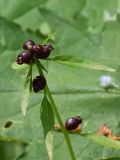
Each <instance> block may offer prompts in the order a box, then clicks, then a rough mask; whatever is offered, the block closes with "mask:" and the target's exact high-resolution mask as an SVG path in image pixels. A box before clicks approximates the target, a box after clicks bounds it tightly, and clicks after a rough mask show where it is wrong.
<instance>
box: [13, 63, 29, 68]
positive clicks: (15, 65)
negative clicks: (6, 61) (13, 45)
mask: <svg viewBox="0 0 120 160" xmlns="http://www.w3.org/2000/svg"><path fill="white" fill-rule="evenodd" d="M11 67H12V68H13V69H16V70H19V69H25V68H27V67H28V65H27V64H22V65H19V64H17V63H16V62H13V63H12V64H11Z"/></svg>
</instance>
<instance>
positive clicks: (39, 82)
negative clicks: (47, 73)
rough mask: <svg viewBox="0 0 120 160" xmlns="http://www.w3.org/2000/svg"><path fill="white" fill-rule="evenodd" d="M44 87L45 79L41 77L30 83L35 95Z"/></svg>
mask: <svg viewBox="0 0 120 160" xmlns="http://www.w3.org/2000/svg"><path fill="white" fill-rule="evenodd" d="M45 86H46V79H45V78H44V77H43V76H37V77H35V78H34V79H33V81H32V87H33V91H34V92H35V93H37V92H39V91H40V90H43V89H44V88H45Z"/></svg>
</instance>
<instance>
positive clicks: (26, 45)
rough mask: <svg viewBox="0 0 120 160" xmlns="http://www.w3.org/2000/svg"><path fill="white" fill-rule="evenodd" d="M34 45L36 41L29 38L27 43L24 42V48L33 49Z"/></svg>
mask: <svg viewBox="0 0 120 160" xmlns="http://www.w3.org/2000/svg"><path fill="white" fill-rule="evenodd" d="M34 45H35V43H34V42H33V41H32V40H27V41H25V43H24V44H23V49H26V50H31V49H32V48H33V46H34Z"/></svg>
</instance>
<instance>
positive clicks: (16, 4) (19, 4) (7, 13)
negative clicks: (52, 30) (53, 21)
mask: <svg viewBox="0 0 120 160" xmlns="http://www.w3.org/2000/svg"><path fill="white" fill-rule="evenodd" d="M8 3H9V5H8ZM44 3H46V0H35V1H33V0H30V1H29V3H28V1H24V0H20V1H15V0H10V1H3V0H1V1H0V10H1V16H3V17H6V18H8V19H15V18H17V17H20V16H22V15H23V14H25V13H26V12H28V11H29V10H31V9H33V8H35V7H38V6H40V5H42V4H44ZM5 7H6V9H4V8H5Z"/></svg>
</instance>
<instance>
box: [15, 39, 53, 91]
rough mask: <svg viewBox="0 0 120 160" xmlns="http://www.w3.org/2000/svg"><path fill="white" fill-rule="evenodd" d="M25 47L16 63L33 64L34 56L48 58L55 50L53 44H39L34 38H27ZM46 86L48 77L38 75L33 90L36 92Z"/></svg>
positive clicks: (33, 83)
mask: <svg viewBox="0 0 120 160" xmlns="http://www.w3.org/2000/svg"><path fill="white" fill-rule="evenodd" d="M23 49H24V51H22V52H21V53H20V54H19V55H18V56H17V59H16V63H17V64H19V65H22V64H31V63H35V61H34V58H36V59H46V58H48V56H49V55H50V53H51V51H52V50H53V47H52V45H39V44H36V43H35V42H34V41H32V40H27V41H25V43H24V44H23ZM45 86H46V79H45V78H44V77H43V76H41V75H40V76H37V77H35V78H34V79H33V81H32V87H33V91H34V92H35V93H37V92H39V91H40V90H42V89H44V88H45Z"/></svg>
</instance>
